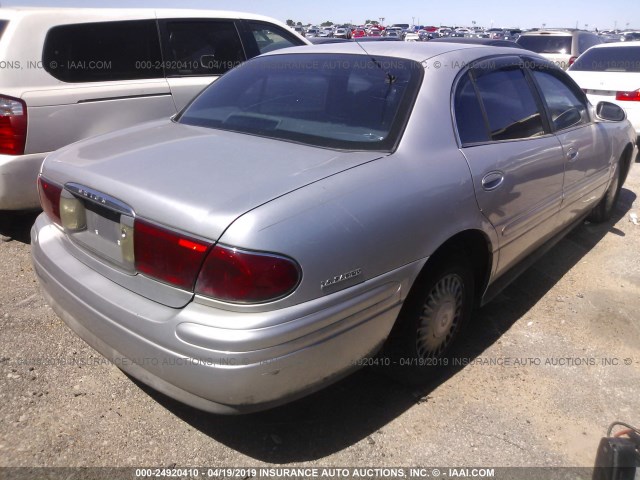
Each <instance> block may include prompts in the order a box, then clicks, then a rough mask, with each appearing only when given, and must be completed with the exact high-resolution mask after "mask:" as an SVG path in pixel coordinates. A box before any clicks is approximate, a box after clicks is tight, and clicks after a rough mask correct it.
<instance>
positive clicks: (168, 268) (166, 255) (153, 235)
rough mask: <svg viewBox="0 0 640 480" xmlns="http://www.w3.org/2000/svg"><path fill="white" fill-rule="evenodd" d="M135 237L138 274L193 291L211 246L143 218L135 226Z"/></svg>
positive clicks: (137, 220)
mask: <svg viewBox="0 0 640 480" xmlns="http://www.w3.org/2000/svg"><path fill="white" fill-rule="evenodd" d="M133 238H134V252H135V253H134V255H135V268H136V270H137V271H138V272H140V273H143V274H145V275H147V276H149V277H152V278H155V279H157V280H160V281H162V282H166V283H169V284H171V285H174V286H176V287H178V288H183V289H186V290H193V285H194V283H195V281H196V277H197V276H198V271H200V266H201V265H202V262H203V260H204V258H205V256H206V254H207V251H208V250H209V248H210V247H211V243H208V242H205V241H202V240H198V239H195V238H191V237H188V236H186V235H183V234H180V233H176V232H173V231H171V230H168V229H165V228H162V227H159V226H157V225H154V224H152V223H148V222H145V221H144V220H139V219H136V221H135V223H134V234H133Z"/></svg>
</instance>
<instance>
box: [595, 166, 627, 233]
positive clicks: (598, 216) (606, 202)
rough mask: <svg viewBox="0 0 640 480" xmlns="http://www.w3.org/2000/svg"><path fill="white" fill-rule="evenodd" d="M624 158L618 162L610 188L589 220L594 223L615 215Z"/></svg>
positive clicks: (604, 220) (620, 187)
mask: <svg viewBox="0 0 640 480" xmlns="http://www.w3.org/2000/svg"><path fill="white" fill-rule="evenodd" d="M621 162H622V159H621V160H620V161H619V162H618V163H616V166H615V172H614V173H613V177H612V179H611V183H610V184H609V188H607V191H606V192H605V193H604V196H603V197H602V199H601V200H600V202H598V204H597V205H596V206H595V207H594V208H593V210H592V211H591V213H590V214H589V216H588V217H587V220H589V221H590V222H593V223H602V222H606V221H607V220H609V219H611V216H612V215H613V210H614V208H615V206H616V203H618V197H619V196H620V190H621V189H622V182H623V178H622V176H623V175H624V173H623V172H624V168H621V167H622V165H621Z"/></svg>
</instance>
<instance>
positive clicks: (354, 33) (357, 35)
mask: <svg viewBox="0 0 640 480" xmlns="http://www.w3.org/2000/svg"><path fill="white" fill-rule="evenodd" d="M366 36H367V32H365V31H364V30H362V29H361V28H356V29H355V30H354V31H352V32H351V38H354V39H355V38H362V37H366Z"/></svg>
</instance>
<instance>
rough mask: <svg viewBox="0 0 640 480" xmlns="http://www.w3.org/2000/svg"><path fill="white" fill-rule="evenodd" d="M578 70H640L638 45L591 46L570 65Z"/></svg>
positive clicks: (573, 69) (574, 69)
mask: <svg viewBox="0 0 640 480" xmlns="http://www.w3.org/2000/svg"><path fill="white" fill-rule="evenodd" d="M570 70H572V71H578V72H633V73H639V72H640V47H614V48H592V49H591V50H588V51H586V52H585V53H584V54H583V55H582V56H581V57H580V58H578V60H576V62H575V63H574V64H573V65H572V66H571V68H570Z"/></svg>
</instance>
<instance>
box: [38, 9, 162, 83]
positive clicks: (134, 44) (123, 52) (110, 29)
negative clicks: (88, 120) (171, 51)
mask: <svg viewBox="0 0 640 480" xmlns="http://www.w3.org/2000/svg"><path fill="white" fill-rule="evenodd" d="M42 61H43V65H44V68H45V70H46V71H47V72H49V73H50V74H51V75H52V76H54V77H55V78H57V79H58V80H62V81H63V82H104V81H112V80H136V79H145V78H161V77H163V76H164V71H163V69H162V57H161V54H160V39H159V37H158V28H157V25H156V22H155V20H134V21H123V22H100V23H81V24H74V25H61V26H57V27H54V28H52V29H51V30H49V32H48V33H47V38H46V39H45V44H44V51H43V54H42Z"/></svg>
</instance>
